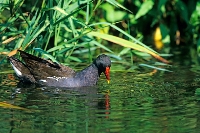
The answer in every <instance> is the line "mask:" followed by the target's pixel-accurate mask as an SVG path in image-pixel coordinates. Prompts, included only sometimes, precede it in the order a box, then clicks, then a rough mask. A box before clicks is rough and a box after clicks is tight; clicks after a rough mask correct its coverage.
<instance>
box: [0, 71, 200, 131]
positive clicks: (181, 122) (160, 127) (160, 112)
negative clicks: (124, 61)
mask: <svg viewBox="0 0 200 133" xmlns="http://www.w3.org/2000/svg"><path fill="white" fill-rule="evenodd" d="M179 74H180V75H181V76H180V75H179ZM179 74H176V73H175V74H174V73H157V74H156V75H154V76H153V77H145V78H144V77H139V76H137V75H135V73H124V74H123V73H112V75H111V78H112V82H111V84H109V85H108V84H106V82H105V79H102V80H101V81H100V82H99V84H98V86H96V87H84V88H67V89H66V88H65V89H64V88H50V87H35V86H28V87H27V86H23V87H21V88H20V87H17V86H16V84H13V83H14V81H13V80H10V79H9V80H8V81H7V82H6V84H5V76H6V77H7V75H1V84H2V83H4V84H2V87H1V90H0V93H1V101H0V102H3V101H6V103H8V104H10V105H14V106H16V107H22V108H26V109H28V110H30V111H27V110H23V109H20V108H14V107H12V106H1V107H0V114H2V116H1V117H0V121H1V122H0V132H2V133H4V132H14V133H15V132H29V133H31V132H34V133H35V132H38V133H40V132H52V133H56V132H59V133H62V132H63V133H64V132H92V133H95V132H120V133H121V132H142V133H143V132H148V133H155V132H162V133H163V132H170V133H171V132H198V131H199V130H200V120H199V119H200V116H199V114H200V102H199V99H200V90H199V89H198V88H200V87H199V86H198V84H199V83H198V82H199V80H197V79H199V78H198V75H196V74H195V73H191V72H190V73H189V72H188V73H187V75H186V76H185V74H184V73H179ZM183 75H184V76H183ZM188 77H189V78H188ZM9 81H11V82H12V84H9ZM15 83H16V82H15ZM199 85H200V84H199Z"/></svg>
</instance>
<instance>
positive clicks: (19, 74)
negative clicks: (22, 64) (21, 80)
mask: <svg viewBox="0 0 200 133" xmlns="http://www.w3.org/2000/svg"><path fill="white" fill-rule="evenodd" d="M10 64H11V65H12V67H13V69H14V71H15V73H16V74H17V76H18V77H20V76H22V73H21V72H20V71H19V70H18V69H17V68H16V67H15V66H14V65H13V64H12V63H10Z"/></svg>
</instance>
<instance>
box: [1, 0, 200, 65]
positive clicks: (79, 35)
mask: <svg viewBox="0 0 200 133" xmlns="http://www.w3.org/2000/svg"><path fill="white" fill-rule="evenodd" d="M0 3H1V4H0V39H1V46H0V52H8V51H11V50H13V49H17V48H22V50H26V51H30V52H32V53H33V50H34V49H35V51H38V48H39V49H40V50H39V51H40V53H42V55H43V54H45V55H44V56H46V55H47V54H51V55H53V56H54V57H56V60H60V61H62V62H67V61H76V62H81V61H84V59H85V58H88V59H89V60H88V61H92V58H93V56H96V55H97V54H100V53H107V54H109V55H110V56H112V57H113V58H114V60H116V61H117V60H119V59H120V58H121V56H123V57H122V58H123V59H124V61H125V62H126V63H125V64H130V65H132V59H133V57H132V56H133V55H137V56H138V54H136V51H135V50H132V49H129V48H130V47H131V48H133V49H137V47H140V46H142V47H144V48H145V49H148V50H149V51H153V52H154V53H156V54H158V53H157V52H155V51H154V50H152V49H151V48H149V47H148V46H146V45H145V44H144V43H142V42H141V40H142V41H143V42H145V41H146V40H147V41H149V38H151V39H150V41H151V42H153V41H154V40H155V37H154V38H152V37H151V35H152V34H153V32H154V31H155V29H156V28H157V27H159V29H160V31H161V36H162V40H163V42H165V43H168V44H170V45H165V48H164V49H163V52H165V53H169V52H170V50H169V49H173V48H174V47H175V46H178V45H179V44H177V42H178V41H177V40H179V41H181V42H182V43H186V44H189V43H188V42H191V38H192V39H193V40H194V41H195V42H197V46H198V47H199V45H200V44H199V42H200V41H198V40H199V14H200V13H199V2H198V1H197V0H193V1H184V0H175V1H174V0H158V1H155V0H145V1H142V0H135V1H125V0H120V1H115V0H107V1H103V0H98V1H91V0H85V1H78V0H70V1H65V0H49V1H47V0H42V1H39V0H36V1H30V0H27V1H24V0H7V1H1V2H0ZM91 31H97V32H100V33H105V36H104V37H106V34H109V35H113V36H114V37H118V38H123V39H125V40H129V41H130V43H128V44H129V45H132V44H134V45H133V46H130V47H129V48H126V47H127V44H126V45H125V44H124V45H121V44H120V42H119V43H118V42H115V41H111V42H115V43H116V44H119V45H120V46H116V45H114V44H112V43H109V42H107V41H106V40H104V37H103V36H102V37H98V38H95V37H93V36H92V35H91V34H89V33H90V32H91ZM177 32H179V33H180V36H176V33H177ZM177 38H178V39H177ZM162 40H161V41H162ZM121 46H124V48H122V47H121ZM193 46H194V45H193ZM186 47H190V45H186ZM198 49H199V48H198ZM41 51H43V52H41ZM45 51H46V52H45ZM140 51H141V50H140ZM193 51H194V50H193ZM171 52H172V51H171ZM122 53H123V54H122ZM139 55H140V57H141V58H142V59H144V60H145V61H146V59H147V58H146V57H144V56H145V55H146V54H145V53H144V54H139ZM143 55H144V56H143ZM48 57H50V58H51V59H52V57H51V56H48ZM63 57H64V58H63ZM127 57H128V58H127ZM150 59H151V58H148V60H150ZM53 60H55V59H53ZM130 60H131V61H130ZM129 62H130V63H129ZM122 64H123V63H122Z"/></svg>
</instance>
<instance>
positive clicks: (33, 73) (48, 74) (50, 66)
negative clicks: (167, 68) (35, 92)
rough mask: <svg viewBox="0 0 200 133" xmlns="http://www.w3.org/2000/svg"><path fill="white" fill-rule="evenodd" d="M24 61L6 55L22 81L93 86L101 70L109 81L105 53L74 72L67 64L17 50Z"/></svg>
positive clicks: (70, 85) (108, 60) (41, 83)
mask: <svg viewBox="0 0 200 133" xmlns="http://www.w3.org/2000/svg"><path fill="white" fill-rule="evenodd" d="M18 51H19V52H20V56H21V57H22V59H23V61H24V63H23V62H22V61H20V60H18V59H16V58H15V57H13V56H11V57H8V60H9V61H10V63H11V65H12V67H13V69H14V71H15V73H16V75H17V77H19V80H20V81H22V82H29V83H34V84H38V85H42V86H54V87H83V86H94V85H96V84H97V81H98V79H99V77H100V75H101V73H102V72H103V73H104V74H105V76H106V79H107V81H108V83H109V82H110V67H111V61H110V58H109V57H108V56H106V55H105V54H102V55H99V56H98V57H97V58H96V59H95V60H94V61H93V63H92V64H91V65H89V66H88V67H86V68H85V69H83V70H81V71H80V72H75V71H74V70H73V69H72V68H70V67H68V66H63V65H61V64H58V63H55V62H52V61H50V60H45V59H42V58H39V57H36V56H33V55H31V54H28V53H26V52H24V51H21V50H18Z"/></svg>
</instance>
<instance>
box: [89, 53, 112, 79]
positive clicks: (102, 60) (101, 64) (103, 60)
mask: <svg viewBox="0 0 200 133" xmlns="http://www.w3.org/2000/svg"><path fill="white" fill-rule="evenodd" d="M93 63H94V64H95V65H96V67H97V68H98V70H99V74H101V73H102V72H103V73H104V74H105V76H106V79H107V81H108V83H109V82H110V67H111V61H110V57H108V56H107V55H105V54H102V55H99V56H98V57H97V58H96V60H94V62H93Z"/></svg>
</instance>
